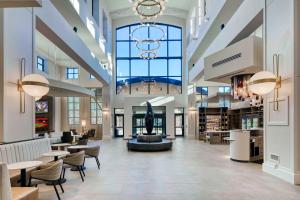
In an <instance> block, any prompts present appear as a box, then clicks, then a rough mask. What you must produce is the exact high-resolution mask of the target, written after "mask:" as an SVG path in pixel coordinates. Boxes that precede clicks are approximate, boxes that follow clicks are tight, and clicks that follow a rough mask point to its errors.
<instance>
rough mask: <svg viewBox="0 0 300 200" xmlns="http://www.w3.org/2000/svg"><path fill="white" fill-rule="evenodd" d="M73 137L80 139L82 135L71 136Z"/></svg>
mask: <svg viewBox="0 0 300 200" xmlns="http://www.w3.org/2000/svg"><path fill="white" fill-rule="evenodd" d="M73 136H74V137H78V138H81V137H82V135H73Z"/></svg>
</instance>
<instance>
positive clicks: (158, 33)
mask: <svg viewBox="0 0 300 200" xmlns="http://www.w3.org/2000/svg"><path fill="white" fill-rule="evenodd" d="M156 27H158V28H156ZM156 27H150V28H149V33H150V38H154V39H161V38H162V39H167V26H163V25H156ZM164 35H165V36H164Z"/></svg>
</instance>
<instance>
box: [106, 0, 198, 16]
mask: <svg viewBox="0 0 300 200" xmlns="http://www.w3.org/2000/svg"><path fill="white" fill-rule="evenodd" d="M194 1H195V0H168V2H167V3H166V4H165V5H166V10H165V12H164V13H165V15H171V16H177V17H181V18H185V17H186V16H187V13H188V10H189V9H190V7H191V6H192V3H193V2H194ZM105 2H106V5H107V7H108V9H109V11H110V13H111V15H112V18H113V19H114V18H118V17H124V14H123V15H121V14H120V12H121V11H122V12H125V11H126V13H127V14H128V13H129V12H130V14H131V15H132V16H134V12H133V11H132V9H131V8H132V3H130V2H129V1H128V0H105ZM183 12H184V15H183ZM115 13H119V15H116V14H115ZM178 14H179V15H178Z"/></svg>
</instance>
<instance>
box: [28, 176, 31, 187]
mask: <svg viewBox="0 0 300 200" xmlns="http://www.w3.org/2000/svg"><path fill="white" fill-rule="evenodd" d="M30 186H31V176H30V177H29V181H28V187H30Z"/></svg>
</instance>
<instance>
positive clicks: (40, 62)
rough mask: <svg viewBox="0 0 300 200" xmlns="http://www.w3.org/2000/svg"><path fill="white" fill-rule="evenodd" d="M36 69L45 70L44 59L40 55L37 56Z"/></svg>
mask: <svg viewBox="0 0 300 200" xmlns="http://www.w3.org/2000/svg"><path fill="white" fill-rule="evenodd" d="M37 69H38V70H40V71H43V72H45V71H46V63H45V59H44V58H42V57H40V56H38V57H37Z"/></svg>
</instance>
